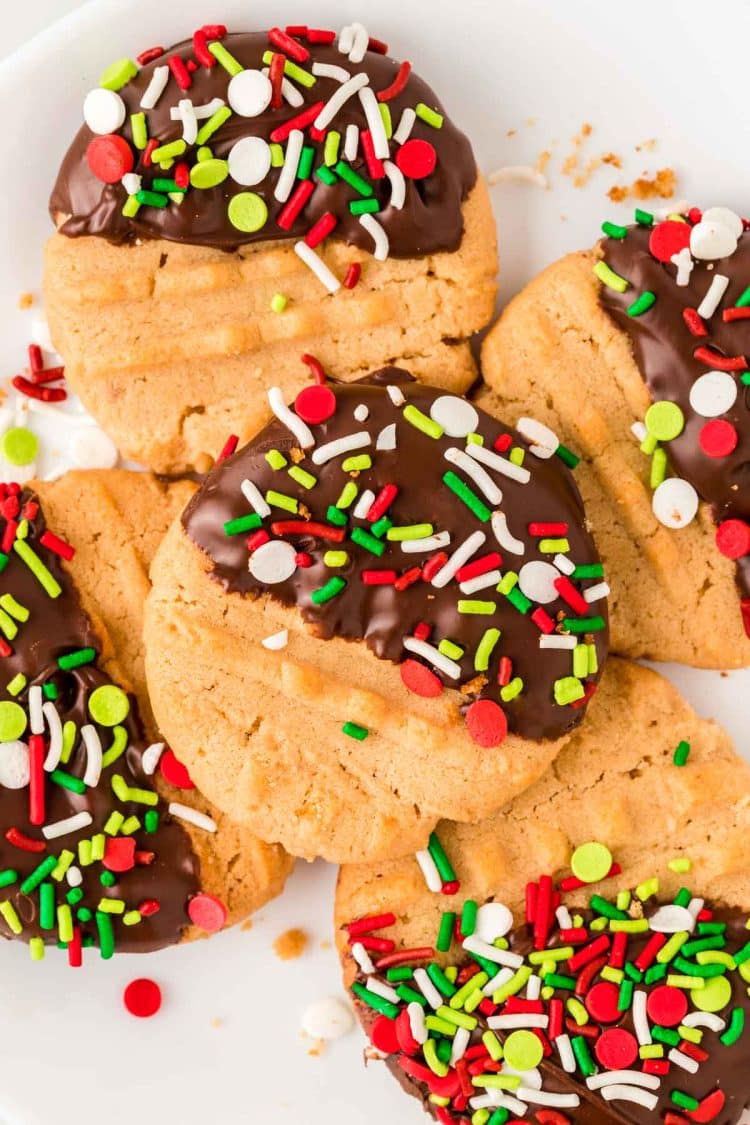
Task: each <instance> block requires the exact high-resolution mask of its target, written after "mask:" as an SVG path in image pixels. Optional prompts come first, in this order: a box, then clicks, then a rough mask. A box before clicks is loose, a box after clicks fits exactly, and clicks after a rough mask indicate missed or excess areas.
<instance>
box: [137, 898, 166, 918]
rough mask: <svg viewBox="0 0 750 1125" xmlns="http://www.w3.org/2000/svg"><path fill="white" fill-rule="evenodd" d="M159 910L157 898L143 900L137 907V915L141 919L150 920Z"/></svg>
mask: <svg viewBox="0 0 750 1125" xmlns="http://www.w3.org/2000/svg"><path fill="white" fill-rule="evenodd" d="M160 910H161V903H160V902H159V900H158V898H144V900H143V902H142V903H141V904H140V906H139V907H138V913H139V914H140V915H141V917H142V918H150V917H151V916H152V915H153V914H158V913H159V911H160Z"/></svg>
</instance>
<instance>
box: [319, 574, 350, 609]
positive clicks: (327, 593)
mask: <svg viewBox="0 0 750 1125" xmlns="http://www.w3.org/2000/svg"><path fill="white" fill-rule="evenodd" d="M345 586H346V580H345V579H344V578H340V577H339V576H338V575H334V576H333V578H329V580H328V581H327V582H326V584H325V585H324V586H320V587H319V588H318V589H317V590H313V591H312V593H311V594H310V600H311V601H312V603H313V605H324V604H325V603H326V602H329V601H331V599H332V598H335V597H336V596H337V595H338V594H340V593H341V591H342V590H343V589H344V587H345Z"/></svg>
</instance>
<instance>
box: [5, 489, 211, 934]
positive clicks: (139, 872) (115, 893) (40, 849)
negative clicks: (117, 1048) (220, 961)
mask: <svg viewBox="0 0 750 1125" xmlns="http://www.w3.org/2000/svg"><path fill="white" fill-rule="evenodd" d="M12 503H13V498H12V496H11V497H6V499H5V501H4V511H6V512H7V511H8V508H7V505H8V504H12ZM29 505H31V506H30V507H29ZM26 517H27V518H28V535H27V538H26V539H25V542H26V544H27V545H28V547H30V548H31V550H33V551H34V552H35V554H36V555H37V556H38V558H39V559H40V560H41V562H42V563H43V565H44V567H46V568H47V571H48V573H49V575H50V576H51V579H52V581H53V582H54V583H55V584H56V588H58V589H59V591H60V592H59V594H58V595H57V596H55V597H52V596H50V595H49V594H48V593H47V592H46V591H45V589H43V588H42V586H41V585H40V583H39V581H38V580H37V578H36V577H35V575H34V574H33V573H32V571H31V569H29V567H28V566H27V565H26V564H25V563H24V561H22V559H21V558H20V557H19V555H18V554H17V553H16V552H15V551H14V550H11V551H10V552H9V556H10V557H9V558H8V560H7V563H6V565H5V566H4V569H3V573H2V577H1V578H0V586H1V588H2V592H3V604H4V605H5V607H6V609H7V610H8V611H10V610H11V609H12V608H13V605H14V603H15V604H16V605H20V606H21V607H23V608H24V609H25V610H27V611H28V620H26V621H22V620H17V621H16V625H17V629H18V632H17V635H15V636H13V637H12V639H11V641H10V643H9V644H7V646H6V647H7V648H10V649H11V651H10V652H9V653H8V654H7V655H3V657H2V665H3V688H2V690H1V691H0V706H2V707H3V709H4V710H5V711H6V712H7V711H8V709H9V708H10V706H11V705H13V706H16V705H17V706H18V708H19V710H18V711H16V712H14V714H15V716H16V717H18V716H19V715H21V714H23V713H25V715H26V724H25V729H24V730H23V731H22V732H21V733H20V734H18V736H17V737H18V739H19V740H21V741H22V743H23V744H24V745H25V744H28V743H29V742H30V738H31V737H32V732H31V726H32V724H31V721H30V707H29V692H30V689H32V688H34V687H41V688H42V699H43V700H44V702H45V704H49V706H50V707H54V709H55V711H56V712H57V715H58V716H59V721H60V723H61V724H63V728H64V724H66V723H74V724H75V735H74V738H73V739H72V749H71V752H70V755H69V756H67V755H64V757H63V760H62V761H61V762H60V763H59V765H58V767H57V769H56V771H54V772H53V771H52V770H51V769H45V770H44V771H43V791H44V816H43V823H42V824H40V823H38V819H39V818H38V817H36V818H34V821H35V822H32V815H31V807H32V799H31V796H30V789H29V786H28V784H27V785H24V786H22V787H21V788H8V787H7V786H6V785H5V782H4V781H3V783H2V785H0V824H1V825H2V832H1V833H0V870H1V871H3V872H4V873H5V872H7V871H11V872H15V873H16V874H17V878H16V880H15V881H13V882H12V883H9V884H8V885H4V887H3V890H2V893H0V900H2V901H4V902H8V903H10V904H11V906H12V907H13V908H14V909H15V911H16V914H17V916H18V919H19V920H20V923H21V926H22V929H21V931H20V932H19V933H14V932H12V928H11V926H10V925H9V922H8V917H7V916H5V915H3V916H1V917H0V934H2V936H4V937H14V938H18V939H19V940H21V941H29V940H30V939H31V938H41V939H42V940H43V941H45V942H47V943H55V942H57V941H58V938H59V937H60V932H59V924H60V923H59V917H58V915H57V913H56V911H57V908H59V907H69V908H70V911H71V922H72V925H73V926H74V927H75V931H76V933H77V937H76V942H77V941H78V940H79V938H80V939H81V940H82V942H83V944H84V945H86V944H95V945H101V946H102V948H103V955H104V948H105V946H106V942H103V941H102V938H101V934H100V925H101V924H102V916H101V914H100V912H99V911H98V908H99V905H100V903H101V902H102V901H105V900H108V899H112V900H119V901H121V902H123V903H124V906H123V908H122V909H121V910H119V912H113V913H106V912H105V915H106V919H108V922H104V923H103V925H104V927H105V928H106V929H109V928H110V927H111V929H112V931H113V937H114V948H115V949H116V950H117V951H127V952H146V951H150V950H154V949H159V948H161V947H163V946H166V945H171V944H173V943H174V942H176V941H178V940H179V939H180V936H181V934H182V932H183V930H184V929H185V928H186V926H187V925H188V924H189V919H188V915H187V909H186V908H187V903H188V901H189V899H190V898H191V897H192V896H193V895H194V894H195V893H196V892H197V891H198V890H199V889H200V887H199V864H198V859H197V857H196V855H195V854H194V852H193V849H192V846H191V843H190V839H189V837H188V835H187V833H186V832H185V830H184V829H183V828H182V826H181V825H180V824H179V823H178V822H177V821H176V820H173V819H172V818H171V817H170V816H169V814H168V811H167V806H166V804H165V803H164V802H163V801H162V800H161V799H157V798H156V794H155V792H154V790H153V786H152V778H150V777H148V776H146V774H145V773H144V770H143V767H142V755H143V751H144V749H145V742H144V738H143V728H142V725H141V721H140V718H139V715H138V710H137V705H136V701H135V699H134V698H133V697H132V696H129V697H128V702H129V707H128V710H127V715H125V716H124V717H123V718H122V719H121V721H120V723H119V726H120V727H121V728H123V730H124V732H125V734H126V735H127V739H126V740H125V739H124V737H123V741H124V742H125V745H126V749H125V750H124V752H123V753H122V754H121V755H120V756H119V757H118V758H117V759H116V760H115V761H112V763H111V764H110V765H107V766H105V767H104V768H103V769H102V771H101V775H100V778H99V780H98V783H96V784H91V785H85V787H84V791H83V792H77V791H76V789H79V790H80V789H81V780H82V779H83V778H84V776H85V775H86V773H87V764H88V756H87V750H86V744H85V741H84V738H83V737H82V733H81V731H82V728H83V727H84V726H86V725H88V726H90V727H91V728H93V730H94V731H95V732H96V735H97V736H98V738H99V740H100V742H101V745H102V749H103V750H104V752H105V753H106V752H107V750H108V749H109V748H110V747H111V746H112V745H113V741H114V740H115V739H116V737H117V728H116V727H114V726H112V725H102V724H101V723H100V722H98V721H97V720H96V719H94V718H93V716H92V714H91V712H90V710H89V702H90V700H91V697H92V694H93V693H94V692H95V691H96V690H97V689H101V688H103V687H104V688H106V687H108V686H111V685H112V683H113V681H112V680H111V679H110V677H109V676H108V675H107V674H106V673H105V672H104V671H103V670H102V668H101V667H100V666H99V663H98V658H99V656H100V653H101V647H102V646H101V640H100V638H99V636H98V635H97V632H96V629H95V628H94V626H93V624H92V622H91V620H90V619H89V617H88V616H87V614H86V613H85V611H84V610H83V607H82V605H81V602H80V599H79V596H78V592H77V590H76V588H75V586H74V584H73V582H72V580H71V578H70V575H69V574H68V572H67V570H66V569H65V567H64V565H63V564H62V561H61V559H60V558H59V557H58V555H57V554H55V553H54V552H53V551H52V550H50V549H48V548H47V547H46V546H45V545H44V543H42V542H40V540H41V537H42V536H43V535H44V532H45V530H46V521H45V519H44V514H43V512H42V511H41V509H38V501H37V499H36V498H35V497H34V496H32V495H31V494H30V493H28V492H25V493H23V494H22V495H21V497H20V511H19V512H18V513H17V516H16V518H17V520H18V521H19V523H20V521H22V519H23V518H26ZM7 597H9V598H12V599H14V602H10V601H6V600H5V599H6V598H7ZM4 613H5V610H4ZM11 618H12V614H11ZM9 620H10V618H9ZM3 622H4V630H5V629H6V628H7V621H6V620H5V617H4V618H3ZM10 631H11V632H12V627H11V630H10ZM6 635H8V634H7V633H6ZM84 649H93V650H95V653H96V656H94V657H92V656H91V655H89V656H88V662H86V663H81V664H80V665H79V666H77V667H71V668H69V669H67V670H65V669H64V668H61V667H60V664H59V661H60V659H61V658H62V659H63V664H65V663H66V662H65V657H66V656H68V655H69V654H71V653H76V652H81V650H84ZM18 676H22V677H25V683H24V686H23V688H22V690H20V692H19V691H14V692H13V693H11V692H10V691H9V690H8V685H9V684H12V683H13V681H14V679H15V678H16V677H18ZM121 698H122V697H121ZM123 710H124V707H123ZM51 731H52V725H51V723H50V720H49V718H48V717H47V716H45V721H44V731H43V735H42V737H43V740H44V753H45V757H46V755H47V753H48V752H49V749H50V745H51ZM16 754H17V749H16V746H15V744H14V743H8V742H6V743H2V744H0V766H3V768H7V765H6V763H7V761H8V759H9V757H10V756H11V755H14V756H15V755H16ZM66 759H67V760H66ZM48 764H50V765H51V763H48ZM32 772H33V766H32ZM116 775H119V776H120V777H121V778H122V779H123V783H124V784H125V785H126V786H127V787H128V789H130V790H132V789H140V790H142V791H146V790H148V791H149V792H150V793H151V794H152V797H153V803H152V804H149V805H146V804H144V803H142V802H140V801H133V800H130V799H126V800H120V799H119V798H118V797H117V796H116V794H115V792H114V791H113V786H112V781H113V778H114V777H115V776H116ZM71 786H72V788H71ZM149 811H150V812H152V813H156V814H158V824H157V825H156V826H155V827H153V830H152V831H148V830H147V829H146V828H145V827H144V822H145V817H146V814H147V813H148V812H149ZM115 812H118V813H120V814H121V816H122V820H121V821H120V823H122V821H124V820H127V819H128V818H130V817H137V818H138V822H139V824H138V826H137V827H135V826H134V825H131V828H133V831H132V833H131V834H130V835H129V836H124V835H123V834H122V832H121V831H119V830H118V831H115V830H114V829H113V827H112V824H111V823H110V824H109V825H108V830H107V831H106V832H105V825H107V822H108V821H109V818H110V816H111V814H113V813H115ZM79 813H88V814H89V815H90V817H91V822H90V823H89V824H88V825H86V826H84V827H80V828H78V829H76V830H74V831H71V832H66V833H65V834H63V835H60V836H58V837H56V838H49V839H46V838H45V834H44V832H43V828H44V827H49V826H51V825H54V824H56V823H57V822H60V821H64V820H67V819H68V818H69V817H72V816H75V815H77V814H79ZM149 827H152V826H151V825H149ZM12 829H15V830H16V832H20V833H21V834H22V835H23V837H25V838H26V839H27V840H30V841H32V843H35V844H36V845H37V848H36V850H26V848H25V847H23V846H16V845H15V844H14V843H13V840H14V838H16V839H17V837H16V836H15V833H13V832H10V830H12ZM9 833H10V838H9ZM95 836H97V837H98V838H99V840H98V842H99V846H100V847H101V846H102V845H103V846H104V848H105V852H104V863H102V860H101V857H99V858H98V859H97V858H96V848H95V849H94V858H93V860H92V861H90V862H89V863H86V862H85V856H84V855H82V853H81V852H80V851H79V844H80V843H81V842H82V841H91V840H92V838H93V837H95ZM128 839H130V840H132V842H133V847H132V851H133V854H134V855H135V859H134V861H133V862H132V865H130V866H128V863H129V860H128V858H127V857H126V858H125V860H124V862H122V857H120V860H121V861H120V862H118V861H116V860H115V861H114V862H112V863H110V860H111V858H112V851H111V849H112V847H113V842H114V841H127V840H128ZM114 846H115V848H117V847H121V848H124V849H125V850H126V851H127V850H128V849H130V848H131V845H129V844H127V843H123V844H119V845H118V844H115V845H114ZM85 847H86V845H85V844H84V849H85ZM66 852H68V853H72V855H65V853H66ZM53 856H55V857H58V860H60V859H62V861H63V862H62V867H63V868H64V867H65V864H66V863H67V864H68V868H69V869H70V868H72V867H77V868H78V869H79V870H80V873H81V879H80V883H79V884H78V886H79V889H78V890H76V889H75V880H70V881H69V880H68V878H67V874H65V875H60V877H59V878H57V877H56V876H55V875H53V874H52V873H51V872H48V873H47V875H46V877H45V879H44V882H43V885H46V888H47V889H46V890H45V891H44V892H42V891H41V890H40V886H37V887H35V888H33V889H28V891H27V892H25V891H24V889H23V884H24V881H25V880H26V879H27V877H28V876H29V875H31V873H32V872H34V871H35V870H36V869H37V868H38V867H39V865H40V864H42V863H44V862H45V861H46V860H48V859H49V857H53ZM110 866H112V867H114V868H118V869H119V870H118V873H117V874H114V873H113V874H114V878H113V879H112V880H110V879H109V876H107V881H108V882H111V885H104V884H103V883H102V882H101V880H100V876H101V875H102V874H103V873H105V872H107V871H109V869H110ZM50 888H51V889H50ZM42 893H44V895H45V898H47V899H48V900H50V899H51V902H52V904H53V910H52V924H51V925H50V924H49V919H48V918H45V917H44V916H43V911H42V909H41V895H42ZM147 902H152V903H157V904H158V908H157V909H156V910H155V911H154V912H153V913H151V912H149V910H148V909H146V908H144V911H143V914H142V916H141V918H140V920H139V921H135V922H134V918H133V917H132V916H131V917H130V918H129V922H130V923H131V924H129V925H126V924H124V922H123V918H124V917H125V915H126V914H127V913H128V912H130V911H137V910H138V908H139V906H141V905H143V904H144V903H147ZM81 911H82V912H83V913H81ZM133 923H134V924H133Z"/></svg>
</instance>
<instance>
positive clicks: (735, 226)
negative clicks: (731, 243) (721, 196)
mask: <svg viewBox="0 0 750 1125" xmlns="http://www.w3.org/2000/svg"><path fill="white" fill-rule="evenodd" d="M701 221H702V222H704V223H719V224H720V225H721V226H723V227H726V228H727V230H729V231H731V232H732V234H733V235H734V237H735V238H739V237H740V235H741V234H742V231H743V229H744V226H743V223H742V219H741V218H740V217H739V215H738V214H737V212H736V211H730V209H729V208H728V207H708V208H707V209H706V210H705V211H704V212H703V214H702V215H701Z"/></svg>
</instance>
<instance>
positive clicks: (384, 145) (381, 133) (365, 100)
mask: <svg viewBox="0 0 750 1125" xmlns="http://www.w3.org/2000/svg"><path fill="white" fill-rule="evenodd" d="M359 100H360V102H361V103H362V109H363V110H364V111H365V117H366V119H367V126H368V128H369V130H370V135H371V137H372V147H373V149H374V151H375V155H376V156H377V158H378V160H387V159H388V156H389V153H390V149H389V147H388V138H387V136H386V135H385V125H384V124H383V118H382V117H381V115H380V106H379V105H378V99H377V98H376V97H375V93H374V91H373V90H372V89H371V88H370V87H369V86H365V87H364V88H363V89H360V91H359Z"/></svg>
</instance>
